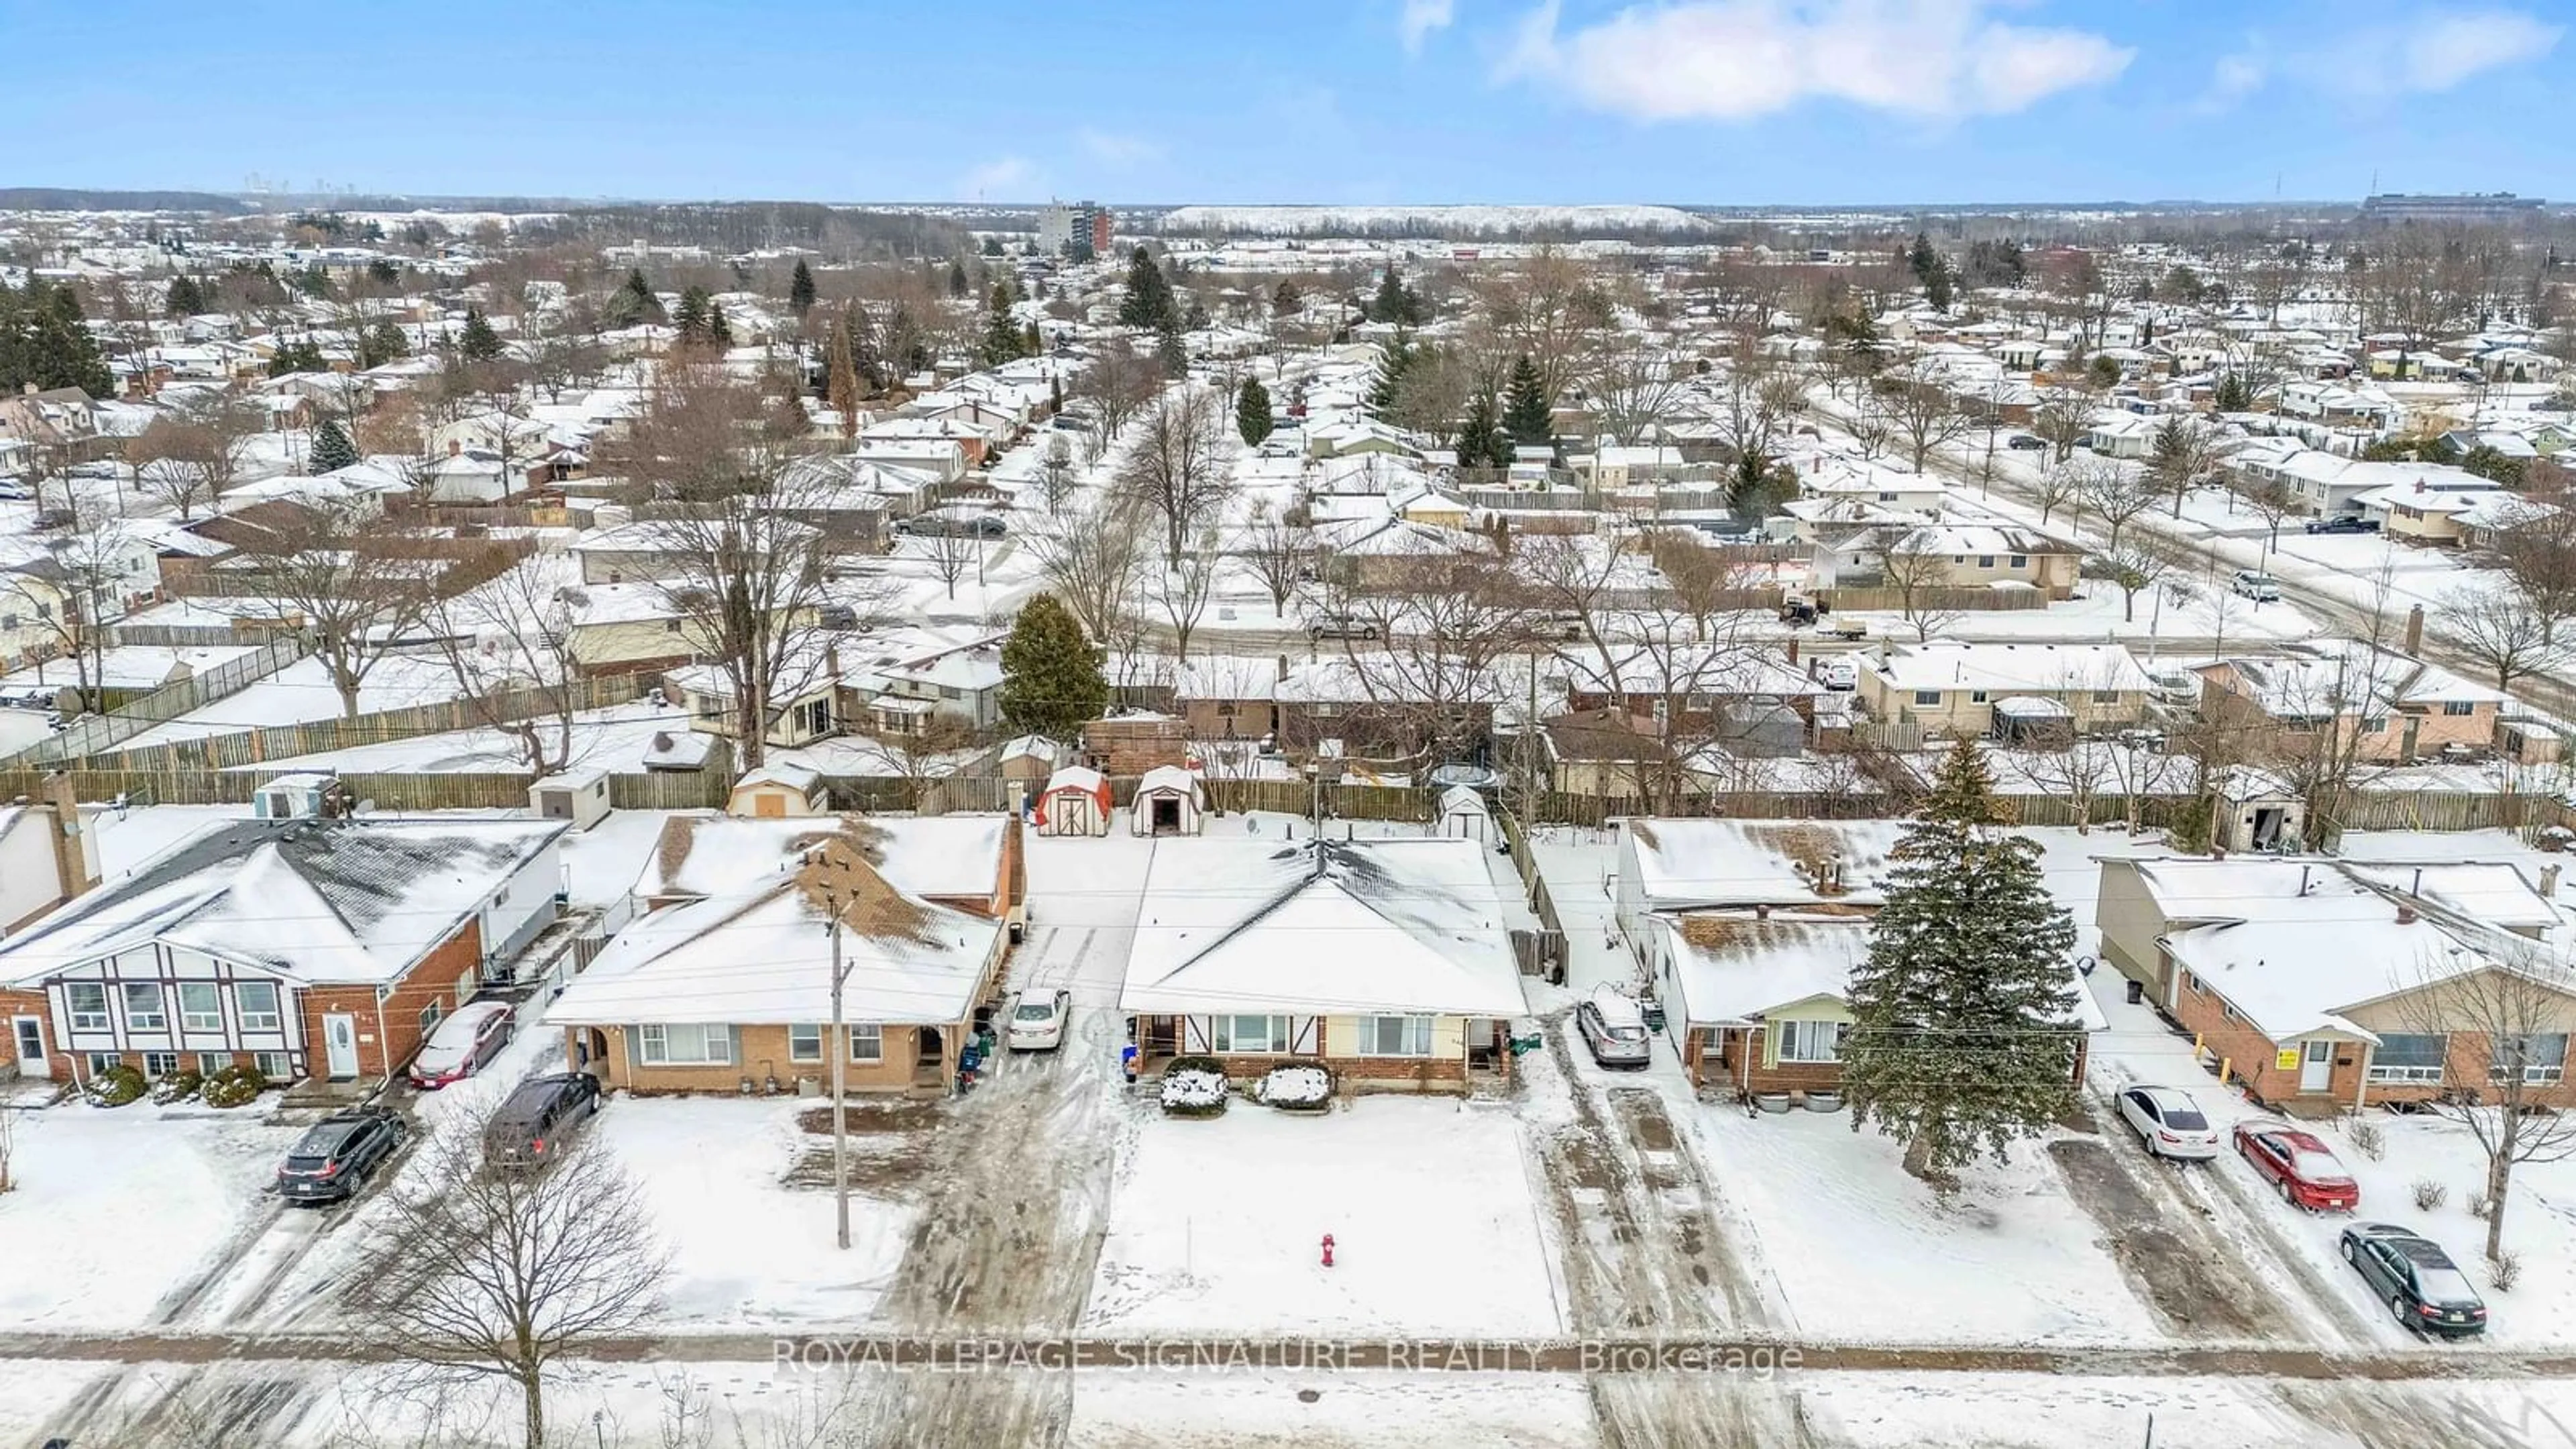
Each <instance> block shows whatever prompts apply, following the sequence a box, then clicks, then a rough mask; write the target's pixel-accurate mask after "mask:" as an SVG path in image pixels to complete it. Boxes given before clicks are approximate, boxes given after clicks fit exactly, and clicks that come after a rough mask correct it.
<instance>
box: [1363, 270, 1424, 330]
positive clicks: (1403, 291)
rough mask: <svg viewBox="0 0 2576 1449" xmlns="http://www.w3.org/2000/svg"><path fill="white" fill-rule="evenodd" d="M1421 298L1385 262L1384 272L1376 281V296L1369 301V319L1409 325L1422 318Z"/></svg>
mask: <svg viewBox="0 0 2576 1449" xmlns="http://www.w3.org/2000/svg"><path fill="white" fill-rule="evenodd" d="M1421 312H1422V299H1421V298H1420V297H1417V296H1415V295H1414V294H1413V293H1412V292H1411V291H1410V290H1408V289H1407V288H1406V287H1405V285H1404V278H1403V277H1401V276H1399V275H1398V274H1397V273H1396V270H1395V264H1394V263H1392V262H1390V263H1388V264H1387V268H1386V274H1385V275H1384V276H1382V277H1380V278H1378V281H1377V296H1376V298H1375V299H1374V300H1372V301H1371V302H1370V303H1369V320H1370V321H1372V322H1393V323H1397V324H1399V325H1410V324H1412V323H1415V322H1419V321H1421V320H1422V317H1421Z"/></svg>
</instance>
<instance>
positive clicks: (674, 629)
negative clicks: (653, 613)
mask: <svg viewBox="0 0 2576 1449" xmlns="http://www.w3.org/2000/svg"><path fill="white" fill-rule="evenodd" d="M662 632H663V633H665V634H677V633H679V632H680V621H679V620H677V619H665V620H663V621H662Z"/></svg>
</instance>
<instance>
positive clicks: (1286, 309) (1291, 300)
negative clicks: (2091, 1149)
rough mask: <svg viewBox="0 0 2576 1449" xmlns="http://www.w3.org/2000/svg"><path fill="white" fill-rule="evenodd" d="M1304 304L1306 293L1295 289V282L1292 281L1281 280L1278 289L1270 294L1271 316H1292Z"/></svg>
mask: <svg viewBox="0 0 2576 1449" xmlns="http://www.w3.org/2000/svg"><path fill="white" fill-rule="evenodd" d="M1305 305H1306V294H1305V293H1304V292H1301V291H1299V290H1297V284H1296V283H1295V282H1292V281H1282V282H1281V283H1280V284H1279V289H1278V290H1277V291H1275V292H1272V293H1271V294H1270V315H1271V316H1273V317H1287V316H1293V315H1294V314H1295V313H1296V312H1297V311H1298V310H1299V309H1300V308H1302V307H1304V306H1305Z"/></svg>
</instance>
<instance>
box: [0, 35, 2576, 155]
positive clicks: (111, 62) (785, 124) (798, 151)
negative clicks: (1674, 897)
mask: <svg viewBox="0 0 2576 1449" xmlns="http://www.w3.org/2000/svg"><path fill="white" fill-rule="evenodd" d="M2572 20H2576V0H2550V3H2536V0H2526V3H2498V4H2458V5H2453V4H2439V3H2422V0H2418V3H2405V0H2331V3H2329V0H2278V3H2272V0H1677V3H1639V4H1629V5H1621V4H1615V3H1613V4H1599V3H1589V0H1291V3H1278V0H1259V3H1255V0H1214V3H1209V0H1199V3H1191V4H1182V3H1162V0H1055V3H1026V4H1024V3H1019V0H977V3H972V4H959V5H936V6H933V5H921V4H897V3H864V4H863V3H832V0H815V3H807V4H801V5H793V6H790V5H777V4H768V3H759V0H736V3H731V4H723V3H709V0H633V3H628V4H623V5H618V6H594V5H584V4H579V3H574V0H515V3H506V4H505V3H491V0H447V3H442V4H439V5H436V6H429V5H417V4H407V3H392V0H383V3H379V0H368V3H363V4H357V5H343V6H322V7H315V6H312V5H310V4H298V5H287V4H281V3H270V0H235V3H227V4H224V5H216V6H209V5H207V4H205V3H203V0H191V3H187V4H172V3H160V0H140V3H119V0H96V3H90V4H74V3H69V0H47V3H41V4H38V3H28V0H0V54H5V55H9V56H12V57H14V58H15V63H13V64H11V65H10V67H9V79H8V82H7V85H6V87H5V89H0V134H5V135H7V136H9V137H10V138H11V139H12V141H13V143H14V144H12V145H11V146H10V148H9V150H10V160H9V162H8V164H7V165H6V166H5V167H0V184H16V185H58V186H138V187H143V186H148V187H202V188H211V189H224V190H231V189H237V188H239V187H241V186H242V184H243V182H244V178H245V177H246V176H249V175H251V174H254V173H256V174H258V175H260V176H263V177H268V178H277V179H283V180H285V181H287V182H289V183H291V184H292V185H293V186H296V187H299V188H300V187H304V186H308V185H310V184H311V183H312V182H313V181H315V180H317V179H320V180H326V181H328V182H330V183H332V184H333V185H335V186H339V185H350V186H356V187H359V188H362V189H366V190H371V191H394V192H408V193H412V194H418V195H432V194H448V195H454V194H481V195H494V194H519V195H537V194H542V195H565V196H629V197H659V198H679V199H687V198H725V199H740V198H763V197H787V198H801V199H815V200H914V201H939V200H961V199H975V198H978V197H981V198H983V199H988V200H994V201H1026V200H1040V199H1044V198H1046V197H1048V196H1050V195H1054V196H1063V197H1068V198H1070V197H1077V196H1087V197H1099V198H1101V199H1104V200H1109V201H1113V202H1119V201H1123V202H1187V201H1217V202H1223V201H1231V202H1257V201H1302V202H1419V203H1430V202H1471V201H1489V202H1505V201H1510V202H1613V201H1636V202H1672V203H1683V204H1715V205H1726V204H1745V205H1751V204H1799V203H1826V202H1909V201H1913V202H1943V201H2079V200H2105V199H2128V200H2149V199H2161V198H2177V197H2197V198H2205V199H2211V200H2262V199H2267V198H2269V197H2271V196H2273V195H2274V194H2276V187H2277V188H2278V194H2281V195H2285V196H2289V197H2294V198H2350V197H2357V196H2359V195H2361V194H2362V193H2363V192H2364V191H2366V190H2367V189H2368V188H2369V187H2370V185H2371V181H2372V177H2373V175H2374V173H2376V175H2377V177H2378V180H2379V183H2380V186H2381V187H2382V189H2386V190H2413V191H2432V190H2472V189H2474V190H2497V189H2506V190H2516V191H2521V192H2524V193H2526V194H2539V195H2546V196H2549V197H2552V198H2556V199H2576V147H2571V146H2569V145H2568V144H2567V140H2566V137H2567V111H2566V108H2565V106H2564V104H2563V100H2561V98H2560V97H2558V96H2553V95H2552V94H2551V90H2550V86H2549V77H2550V75H2551V74H2552V73H2553V72H2555V73H2560V74H2563V73H2564V72H2565V69H2566V66H2567V63H2568V61H2569V59H2570V57H2571V55H2576V42H2570V41H2569V40H2568V38H2567V35H2566V30H2567V29H2568V27H2569V25H2570V24H2571V21H2572ZM30 57H42V58H43V59H42V61H41V63H36V64H30V63H28V59H29V58H30ZM2553 102H2557V103H2555V104H2553Z"/></svg>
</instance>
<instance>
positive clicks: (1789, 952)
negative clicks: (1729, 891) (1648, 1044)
mask: <svg viewBox="0 0 2576 1449" xmlns="http://www.w3.org/2000/svg"><path fill="white" fill-rule="evenodd" d="M1650 919H1652V920H1653V922H1654V928H1655V930H1656V931H1657V932H1659V933H1660V934H1661V935H1662V937H1663V941H1664V945H1665V948H1666V952H1667V959H1669V960H1670V961H1671V962H1672V965H1673V973H1672V981H1673V989H1674V994H1675V996H1676V997H1677V1000H1676V1001H1675V1003H1674V1004H1675V1005H1676V1006H1678V1007H1679V1008H1680V1010H1681V1016H1682V1019H1683V1020H1684V1021H1686V1022H1689V1023H1692V1024H1694V1025H1704V1024H1709V1023H1716V1022H1740V1021H1754V1020H1759V1019H1760V1018H1761V1017H1762V1015H1763V1014H1764V1013H1765V1012H1769V1011H1776V1010H1778V1009H1779V1008H1781V1007H1784V1006H1790V1005H1793V1004H1795V1003H1797V1002H1801V1001H1808V1000H1812V999H1814V998H1816V997H1819V996H1829V997H1833V998H1835V999H1837V1000H1839V999H1840V998H1841V997H1842V994H1843V992H1844V991H1845V990H1846V989H1848V988H1849V987H1850V985H1851V973H1852V968H1853V967H1855V966H1857V965H1859V964H1860V963H1861V962H1862V961H1864V960H1866V959H1868V957H1869V928H1870V921H1869V918H1868V917H1867V916H1864V915H1849V916H1808V915H1800V916H1794V917H1793V916H1774V917H1772V918H1770V919H1768V920H1759V919H1756V918H1754V917H1752V916H1749V915H1738V914H1732V913H1726V914H1721V913H1719V912H1715V911H1690V912H1683V913H1678V914H1673V915H1657V916H1654V917H1651V918H1650Z"/></svg>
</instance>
